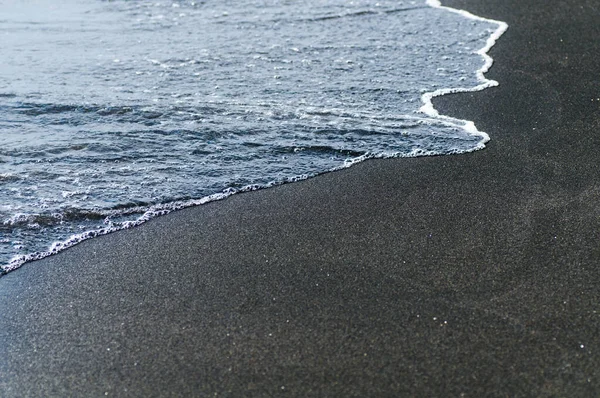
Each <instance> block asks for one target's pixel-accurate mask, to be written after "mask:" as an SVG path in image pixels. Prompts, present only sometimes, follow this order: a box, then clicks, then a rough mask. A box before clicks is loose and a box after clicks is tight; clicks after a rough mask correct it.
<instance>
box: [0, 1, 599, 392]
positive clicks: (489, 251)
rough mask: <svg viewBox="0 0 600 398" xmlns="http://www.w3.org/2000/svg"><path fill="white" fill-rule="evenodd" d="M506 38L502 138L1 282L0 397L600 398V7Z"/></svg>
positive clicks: (483, 114)
mask: <svg viewBox="0 0 600 398" xmlns="http://www.w3.org/2000/svg"><path fill="white" fill-rule="evenodd" d="M444 5H447V6H451V7H455V8H460V9H465V10H467V11H469V12H472V13H474V14H476V15H480V16H483V17H486V18H492V19H495V20H501V21H505V22H507V23H508V25H509V30H508V31H507V32H506V33H505V34H504V36H502V38H501V39H500V40H499V42H498V43H497V44H496V46H494V47H493V48H492V50H491V51H490V55H491V56H492V57H493V58H494V61H495V64H494V66H493V67H492V69H491V70H490V71H489V73H488V74H487V75H486V76H487V77H488V78H490V79H494V80H497V81H498V82H499V83H500V85H499V87H496V88H491V89H487V90H484V91H482V92H476V93H461V94H456V95H448V96H444V97H440V98H436V99H435V100H434V105H435V106H436V108H437V109H438V110H439V111H440V113H442V114H448V115H451V116H453V117H458V118H462V119H466V120H473V121H475V123H476V125H477V127H478V128H479V129H480V130H481V131H485V132H487V133H488V134H489V135H490V137H491V141H490V142H489V143H488V144H487V148H486V149H484V150H482V151H477V152H474V153H470V154H462V155H456V156H437V157H423V158H415V159H388V160H372V161H367V162H364V163H361V164H358V165H355V166H353V167H351V168H349V169H346V170H342V171H337V172H333V173H328V174H324V175H321V176H318V177H315V178H312V179H309V180H306V181H301V182H297V183H293V184H286V185H282V186H279V187H275V188H270V189H264V190H259V191H255V192H248V193H243V194H238V195H234V196H232V197H229V198H227V199H226V200H223V201H218V202H212V203H209V204H206V205H202V206H198V207H194V208H188V209H185V210H181V211H178V212H174V213H172V214H169V215H167V216H164V217H159V218H156V219H153V220H151V221H149V222H147V223H145V224H143V225H141V226H140V227H137V228H132V229H129V230H123V231H119V232H116V233H113V234H109V235H106V236H102V237H99V238H95V239H91V240H88V241H85V242H83V243H81V244H79V245H77V246H74V247H73V248H71V249H68V250H66V251H64V252H61V253H59V254H58V255H55V256H51V257H48V258H46V259H43V260H40V261H36V262H31V263H28V264H26V265H24V266H23V267H21V268H20V269H18V270H16V271H14V272H11V273H9V274H7V275H6V276H3V277H2V278H0V314H1V315H0V339H1V341H2V343H1V344H0V396H2V397H24V396H31V397H38V396H40V397H41V396H45V397H47V396H282V395H289V396H303V397H304V396H357V397H358V396H571V397H576V396H594V395H597V394H598V392H599V391H600V371H599V369H600V355H599V354H598V352H599V350H600V334H599V330H600V315H599V313H598V311H600V306H599V305H598V303H599V302H600V288H599V287H598V286H599V282H600V276H599V273H598V271H597V263H598V260H599V259H600V244H599V242H600V241H599V239H600V209H599V206H598V199H599V197H600V169H599V168H598V165H597V163H598V155H597V148H598V146H599V144H600V142H599V141H600V135H599V134H598V130H599V127H600V80H599V79H598V75H599V72H600V71H599V66H598V62H597V55H598V54H599V53H600V7H599V6H598V5H597V4H596V3H595V2H594V1H592V0H577V1H576V0H569V1H564V2H560V3H558V4H552V5H549V4H548V3H547V2H543V1H541V0H528V1H525V2H524V1H520V2H518V1H516V0H507V1H503V2H495V1H492V0H485V1H475V0H452V1H451V0H448V1H445V2H444Z"/></svg>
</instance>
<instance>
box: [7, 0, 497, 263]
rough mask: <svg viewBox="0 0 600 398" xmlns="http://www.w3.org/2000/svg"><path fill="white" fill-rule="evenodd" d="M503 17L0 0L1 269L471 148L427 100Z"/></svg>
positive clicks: (474, 66)
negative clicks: (238, 201)
mask: <svg viewBox="0 0 600 398" xmlns="http://www.w3.org/2000/svg"><path fill="white" fill-rule="evenodd" d="M504 29H506V25H505V24H503V23H500V22H496V21H489V20H484V19H481V18H477V17H474V16H472V15H470V14H468V13H465V12H458V11H456V10H451V9H447V8H444V7H441V6H440V5H439V4H438V3H437V2H436V1H435V0H429V1H428V2H425V1H424V0H422V1H391V0H390V1H388V0H378V1H369V0H355V1H348V0H327V1H325V0H305V1H302V2H296V1H291V0H223V1H210V0H206V1H200V0H196V1H172V0H171V1H162V0H156V1H142V0H128V1H127V0H113V1H102V0H61V1H59V2H56V1H52V0H0V267H2V270H3V271H2V272H7V271H9V270H12V269H15V268H17V267H19V266H20V265H21V264H23V263H24V262H25V261H28V260H32V259H36V258H41V257H44V256H46V255H48V254H51V253H55V252H57V251H60V250H62V249H64V248H66V247H68V246H70V245H72V244H75V243H77V242H79V241H81V240H83V239H87V238H90V237H93V236H97V235H101V234H105V233H108V232H110V231H113V230H117V229H122V228H127V227H131V226H134V225H137V224H139V223H141V222H143V221H145V220H147V219H149V218H152V217H154V216H156V215H160V214H165V213H167V212H169V211H172V210H174V209H177V208H182V207H186V206H192V205H197V204H201V203H205V202H207V201H211V200H215V199H221V198H224V197H226V196H228V195H230V194H233V193H236V192H240V191H245V190H251V189H257V188H261V187H267V186H272V185H275V184H280V183H283V182H288V181H295V180H298V179H303V178H307V177H310V176H313V175H317V174H320V173H323V172H327V171H331V170H335V169H339V168H343V167H348V166H350V165H352V164H354V163H356V162H358V161H362V160H365V159H368V158H376V157H403V156H405V157H406V156H427V155H446V154H458V153H464V152H470V151H473V150H477V149H481V148H483V147H484V144H485V142H486V141H487V140H488V137H487V135H486V134H485V133H483V132H479V131H478V130H477V129H476V127H475V124H473V123H472V122H469V121H464V120H457V119H453V118H450V117H446V116H441V115H438V114H437V112H436V111H435V109H433V107H432V105H431V102H430V100H431V98H432V97H433V96H436V95H442V94H445V93H448V92H455V91H468V90H479V89H483V88H485V87H489V86H491V85H494V84H495V82H491V81H487V80H485V78H484V77H483V72H485V71H486V70H487V68H489V66H490V65H491V59H490V58H489V57H487V56H486V55H485V53H486V52H487V50H488V49H489V48H490V47H491V46H492V45H493V43H494V40H495V39H497V38H498V37H499V36H500V35H501V34H502V32H503V31H504Z"/></svg>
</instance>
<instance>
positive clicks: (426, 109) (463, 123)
mask: <svg viewBox="0 0 600 398" xmlns="http://www.w3.org/2000/svg"><path fill="white" fill-rule="evenodd" d="M426 3H427V5H428V6H430V7H432V8H440V9H444V10H447V11H450V12H453V13H455V14H460V15H462V16H464V17H466V18H469V19H473V20H476V21H485V22H490V23H493V24H496V25H498V27H497V28H496V30H495V31H494V32H493V33H492V34H491V35H490V37H488V39H487V41H486V44H485V46H484V47H482V48H480V49H479V50H477V51H476V54H478V55H481V57H483V59H484V64H483V66H482V67H481V68H480V69H478V70H477V71H476V74H477V80H478V81H479V82H480V83H481V84H479V85H477V86H475V87H459V88H443V89H439V90H435V91H431V92H427V93H425V94H423V95H422V96H421V101H422V102H423V106H421V108H419V112H422V113H424V114H426V115H428V116H430V117H432V118H436V119H441V120H446V121H451V122H453V123H458V124H459V126H460V127H461V128H462V129H463V130H465V131H466V132H467V133H468V134H470V135H473V136H479V137H481V141H480V143H479V145H478V146H477V148H475V150H477V149H482V148H484V147H485V144H486V143H487V142H488V141H489V140H490V136H489V135H488V134H487V133H485V132H483V131H479V130H478V129H477V127H476V126H475V123H474V122H472V121H469V120H462V119H457V118H453V117H450V116H446V115H440V113H439V112H438V111H437V109H435V108H434V106H433V103H432V99H433V98H435V97H440V96H442V95H446V94H454V93H467V92H475V91H481V90H485V89H486V88H489V87H495V86H497V85H498V82H497V81H495V80H490V79H487V78H486V77H485V73H487V72H488V71H489V70H490V68H491V67H492V65H493V63H494V60H493V58H492V57H490V56H489V55H488V52H489V51H490V49H491V48H492V47H493V46H494V45H495V44H496V41H497V40H498V39H499V38H500V36H502V35H503V34H504V32H506V30H507V29H508V24H507V23H506V22H503V21H497V20H494V19H488V18H483V17H480V16H477V15H474V14H471V13H470V12H468V11H465V10H459V9H456V8H452V7H447V6H443V5H442V3H441V2H440V0H426Z"/></svg>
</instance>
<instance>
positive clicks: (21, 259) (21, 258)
mask: <svg viewBox="0 0 600 398" xmlns="http://www.w3.org/2000/svg"><path fill="white" fill-rule="evenodd" d="M425 3H426V4H427V5H428V6H429V7H431V8H439V9H445V10H447V11H449V12H452V13H456V14H460V15H462V16H463V17H465V18H467V19H472V20H479V21H486V22H490V23H493V24H496V25H498V27H497V29H496V30H495V31H494V32H493V33H491V34H490V36H489V38H488V40H487V41H486V45H485V46H484V47H482V48H480V49H479V50H477V51H476V53H477V54H478V55H480V56H481V57H482V58H483V60H484V65H483V66H482V67H481V68H480V69H478V70H477V71H476V72H475V74H476V75H477V80H478V81H479V84H478V85H477V86H473V87H460V88H456V87H454V88H443V89H438V90H435V91H431V92H426V93H425V94H423V95H422V96H421V102H422V103H423V105H422V106H421V107H420V108H419V112H420V113H422V114H425V115H427V116H429V117H430V118H432V119H433V120H435V121H444V122H447V123H448V124H450V125H452V126H455V127H457V128H460V129H462V130H465V131H466V132H467V133H468V134H470V135H472V136H478V137H480V138H481V140H480V142H479V143H478V145H477V146H476V147H474V148H471V149H469V150H467V151H465V152H459V153H454V154H453V153H435V152H424V151H423V150H421V149H418V150H413V151H412V152H411V153H410V154H407V155H403V156H398V155H386V154H375V155H373V154H369V153H367V154H365V155H363V156H360V157H358V158H354V159H352V160H350V161H346V162H345V163H344V164H342V165H340V166H337V167H336V168H333V169H331V170H328V171H324V172H317V173H316V174H310V175H297V176H294V177H288V178H286V179H284V180H279V181H272V182H269V183H267V184H265V185H262V186H260V187H259V188H256V186H257V185H256V184H251V185H248V186H245V187H242V188H241V189H239V190H236V191H234V192H226V191H222V192H216V193H213V194H210V195H207V196H204V197H201V198H197V199H189V200H177V201H174V202H169V203H161V204H157V205H152V206H146V207H142V208H141V209H142V210H138V209H128V210H129V211H131V210H138V211H136V212H135V213H136V214H139V213H141V212H142V211H144V213H143V214H142V215H141V216H140V217H139V218H138V219H137V220H132V221H127V222H125V223H124V225H121V226H111V227H106V228H99V229H92V230H86V231H85V232H81V233H78V234H75V235H72V236H70V237H69V238H67V239H65V240H62V241H56V242H53V244H52V245H50V246H49V247H48V249H47V251H41V252H40V251H38V252H32V253H28V254H24V255H18V256H15V257H13V258H12V259H11V260H10V261H9V262H8V263H7V264H4V265H0V278H1V277H2V276H4V275H6V274H8V273H9V272H11V271H14V270H16V269H18V268H20V267H21V266H23V265H24V264H27V263H30V262H33V261H38V260H41V259H44V258H46V257H49V256H53V255H56V254H58V253H60V252H62V251H64V250H67V249H69V248H71V247H73V246H75V245H77V244H79V243H81V242H83V241H86V240H88V239H93V238H97V237H99V236H104V235H107V234H111V233H114V232H117V231H121V230H125V229H129V228H133V227H137V226H140V225H142V224H143V223H145V222H147V221H149V220H151V219H153V218H156V217H159V216H163V215H166V214H169V213H171V212H173V211H178V210H182V209H185V208H188V207H195V206H200V205H204V204H206V203H209V202H213V201H220V200H223V199H226V198H228V197H229V196H231V195H234V194H238V193H246V192H250V191H255V190H257V189H267V188H272V187H275V186H279V185H283V184H287V183H290V182H297V181H301V180H305V179H308V178H314V177H316V176H319V175H323V174H325V173H331V172H335V171H339V170H343V169H346V168H349V167H351V166H353V165H355V164H357V163H360V162H363V161H366V160H372V159H388V158H412V157H423V156H439V155H442V156H447V155H455V154H465V153H469V152H474V151H477V150H482V149H484V148H485V144H486V143H488V142H489V140H490V137H489V135H488V134H487V133H485V132H483V131H480V130H478V129H477V127H476V126H475V123H474V122H473V121H471V120H464V119H458V118H454V117H451V116H449V115H444V114H440V113H439V112H438V110H437V109H436V108H435V107H434V105H433V103H432V100H433V99H434V98H437V97H441V96H444V95H449V94H457V93H468V92H477V91H482V90H485V89H487V88H490V87H496V86H497V85H498V82H496V81H494V80H490V79H487V78H486V77H485V73H486V72H488V71H489V68H490V67H491V66H492V65H493V59H492V58H491V57H490V56H489V55H488V52H489V50H490V49H491V48H492V47H493V46H494V45H495V44H496V41H497V40H498V39H499V38H500V37H501V36H502V35H503V34H504V33H505V32H506V30H507V29H508V25H507V24H506V23H505V22H502V21H497V20H493V19H488V18H483V17H480V16H477V15H473V14H471V13H469V12H467V11H465V10H461V9H456V8H451V7H448V6H443V5H442V4H441V3H440V2H439V0H427V1H426V2H425ZM415 112H416V110H415Z"/></svg>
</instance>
